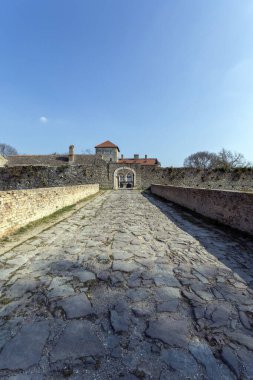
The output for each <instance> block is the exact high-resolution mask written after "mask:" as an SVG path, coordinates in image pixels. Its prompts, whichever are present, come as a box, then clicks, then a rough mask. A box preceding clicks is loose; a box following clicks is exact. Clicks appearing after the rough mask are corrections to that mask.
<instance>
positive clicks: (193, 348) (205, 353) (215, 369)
mask: <svg viewBox="0 0 253 380" xmlns="http://www.w3.org/2000/svg"><path fill="white" fill-rule="evenodd" d="M189 350H190V352H191V354H192V355H193V356H194V358H195V359H196V360H197V362H198V363H200V364H201V365H203V366H204V367H205V369H206V372H207V376H208V379H210V380H217V379H222V373H221V370H220V368H219V365H218V363H217V361H216V359H215V358H214V356H213V353H212V351H211V349H210V347H209V346H208V345H207V344H206V343H202V342H197V341H196V342H191V343H190V344H189Z"/></svg>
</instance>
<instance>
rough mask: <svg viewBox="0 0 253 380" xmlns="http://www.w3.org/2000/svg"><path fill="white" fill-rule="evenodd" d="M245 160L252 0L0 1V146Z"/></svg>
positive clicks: (250, 140)
mask: <svg viewBox="0 0 253 380" xmlns="http://www.w3.org/2000/svg"><path fill="white" fill-rule="evenodd" d="M107 139H109V140H111V141H113V142H114V143H116V144H118V145H119V147H120V149H121V152H122V153H124V154H125V155H126V156H131V155H133V154H134V153H139V154H141V155H144V154H148V155H149V156H151V157H152V156H153V157H158V158H159V159H160V160H161V162H162V164H163V165H164V166H171V165H173V166H180V165H182V162H183V159H184V158H185V157H186V156H187V155H189V154H190V153H194V152H196V151H198V150H210V151H216V152H217V151H218V150H219V149H220V148H222V147H225V148H227V149H232V150H233V151H239V152H241V153H243V154H244V155H245V156H246V158H247V159H248V160H252V161H253V149H252V146H253V1H252V0H209V1H204V0H124V1H123V0H1V8H0V142H5V143H8V144H11V145H13V146H14V147H16V148H17V149H18V151H19V152H20V153H27V154H36V153H39V154H41V153H52V152H66V151H67V149H68V146H69V145H70V144H74V145H75V146H76V149H77V151H79V152H81V151H82V150H85V149H87V148H92V147H93V146H94V145H96V144H97V143H101V142H103V141H104V140H107Z"/></svg>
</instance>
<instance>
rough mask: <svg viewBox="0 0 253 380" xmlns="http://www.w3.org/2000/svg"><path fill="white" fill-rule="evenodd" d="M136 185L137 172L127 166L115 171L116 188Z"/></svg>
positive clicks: (129, 187) (127, 187)
mask: <svg viewBox="0 0 253 380" xmlns="http://www.w3.org/2000/svg"><path fill="white" fill-rule="evenodd" d="M135 187H136V172H135V170H134V169H132V168H129V167H127V166H122V167H120V168H118V169H116V170H115V172H114V186H113V188H114V189H116V190H117V189H133V188H135Z"/></svg>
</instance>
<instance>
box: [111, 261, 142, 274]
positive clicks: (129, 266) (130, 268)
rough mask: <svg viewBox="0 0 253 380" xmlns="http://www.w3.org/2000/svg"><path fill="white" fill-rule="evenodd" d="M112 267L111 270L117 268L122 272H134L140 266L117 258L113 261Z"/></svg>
mask: <svg viewBox="0 0 253 380" xmlns="http://www.w3.org/2000/svg"><path fill="white" fill-rule="evenodd" d="M112 268H113V270H118V271H122V272H134V271H136V270H138V269H139V268H140V267H139V265H136V264H135V263H134V262H132V261H121V260H117V261H114V262H113V265H112Z"/></svg>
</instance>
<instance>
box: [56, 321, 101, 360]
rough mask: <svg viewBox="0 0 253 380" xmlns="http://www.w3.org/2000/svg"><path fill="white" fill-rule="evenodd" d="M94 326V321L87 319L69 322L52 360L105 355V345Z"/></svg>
mask: <svg viewBox="0 0 253 380" xmlns="http://www.w3.org/2000/svg"><path fill="white" fill-rule="evenodd" d="M92 327H93V326H92V323H91V322H89V321H85V320H84V321H71V322H69V324H68V325H67V327H66V329H65V330H64V331H63V334H62V335H61V337H60V339H59V341H58V342H57V343H56V346H55V348H54V349H53V351H52V353H51V361H52V362H56V361H58V360H65V359H68V358H74V359H75V358H81V357H84V356H95V357H100V356H103V355H104V354H105V349H104V346H103V345H102V343H101V342H100V340H99V339H98V338H97V336H96V335H95V334H94V333H93V332H92Z"/></svg>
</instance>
